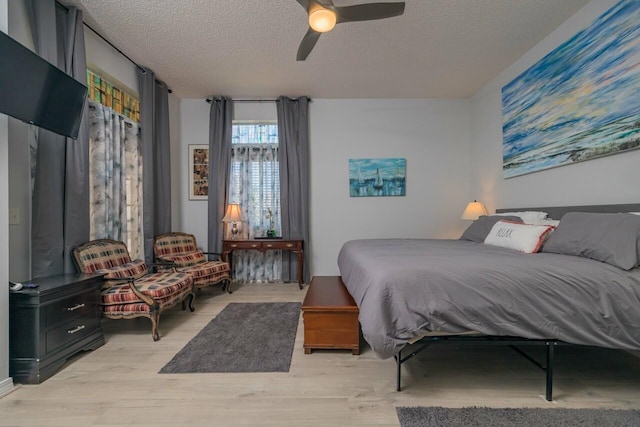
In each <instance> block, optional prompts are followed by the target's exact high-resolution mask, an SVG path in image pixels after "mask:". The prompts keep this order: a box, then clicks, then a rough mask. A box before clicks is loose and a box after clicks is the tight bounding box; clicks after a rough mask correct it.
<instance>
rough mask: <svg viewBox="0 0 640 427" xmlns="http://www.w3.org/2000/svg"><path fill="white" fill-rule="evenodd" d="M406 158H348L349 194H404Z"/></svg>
mask: <svg viewBox="0 0 640 427" xmlns="http://www.w3.org/2000/svg"><path fill="white" fill-rule="evenodd" d="M406 172H407V160H406V159H349V196H351V197H379V196H404V195H405V191H406V190H405V189H406V183H405V178H406Z"/></svg>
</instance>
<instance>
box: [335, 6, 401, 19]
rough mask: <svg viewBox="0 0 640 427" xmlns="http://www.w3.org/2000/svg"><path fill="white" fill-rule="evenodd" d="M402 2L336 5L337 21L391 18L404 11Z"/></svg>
mask: <svg viewBox="0 0 640 427" xmlns="http://www.w3.org/2000/svg"><path fill="white" fill-rule="evenodd" d="M404 5H405V3H404V2H400V3H367V4H358V5H355V6H344V7H336V8H335V11H336V14H337V15H338V23H341V22H352V21H371V20H374V19H384V18H391V17H393V16H399V15H402V14H403V13H404Z"/></svg>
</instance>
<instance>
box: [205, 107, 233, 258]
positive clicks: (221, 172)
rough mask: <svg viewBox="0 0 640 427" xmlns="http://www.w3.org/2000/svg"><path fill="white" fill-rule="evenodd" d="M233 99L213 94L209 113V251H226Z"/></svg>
mask: <svg viewBox="0 0 640 427" xmlns="http://www.w3.org/2000/svg"><path fill="white" fill-rule="evenodd" d="M232 125H233V100H231V99H230V98H225V97H212V100H211V111H210V113H209V197H208V218H209V227H208V234H207V245H208V251H209V252H217V253H220V252H222V237H223V232H224V227H223V224H222V217H223V216H224V210H225V207H226V206H227V202H228V200H229V174H230V172H231V132H232Z"/></svg>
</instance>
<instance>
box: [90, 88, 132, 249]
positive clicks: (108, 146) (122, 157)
mask: <svg viewBox="0 0 640 427" xmlns="http://www.w3.org/2000/svg"><path fill="white" fill-rule="evenodd" d="M139 129H140V128H139V125H138V123H135V122H132V121H131V120H128V119H126V118H125V117H123V116H121V115H119V114H117V113H116V112H115V111H113V110H112V109H111V108H109V107H106V106H104V105H101V104H99V103H97V102H94V101H89V145H90V150H89V155H90V165H91V174H90V180H89V183H90V187H91V199H90V203H91V205H90V206H91V209H90V210H91V230H90V236H91V239H105V238H106V239H114V240H119V241H123V242H125V243H126V244H127V247H128V249H129V253H130V255H131V258H133V259H142V258H144V251H143V247H142V241H143V239H142V215H141V213H142V212H141V209H140V206H141V205H142V158H141V156H140V131H139Z"/></svg>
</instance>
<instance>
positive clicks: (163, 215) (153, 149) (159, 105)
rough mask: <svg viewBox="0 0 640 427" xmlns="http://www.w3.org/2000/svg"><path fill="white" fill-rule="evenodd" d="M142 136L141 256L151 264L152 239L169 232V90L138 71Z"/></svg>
mask: <svg viewBox="0 0 640 427" xmlns="http://www.w3.org/2000/svg"><path fill="white" fill-rule="evenodd" d="M138 83H139V89H140V128H141V134H142V149H141V152H142V175H143V178H142V179H143V189H142V200H143V203H142V205H143V207H142V215H143V233H144V255H145V261H146V262H147V263H152V262H153V238H154V236H157V235H158V234H163V233H168V232H170V231H171V164H170V149H171V146H170V138H169V89H168V88H167V85H165V84H164V83H163V82H161V81H158V80H156V78H155V76H154V73H153V71H151V70H150V69H148V68H144V69H138Z"/></svg>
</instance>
